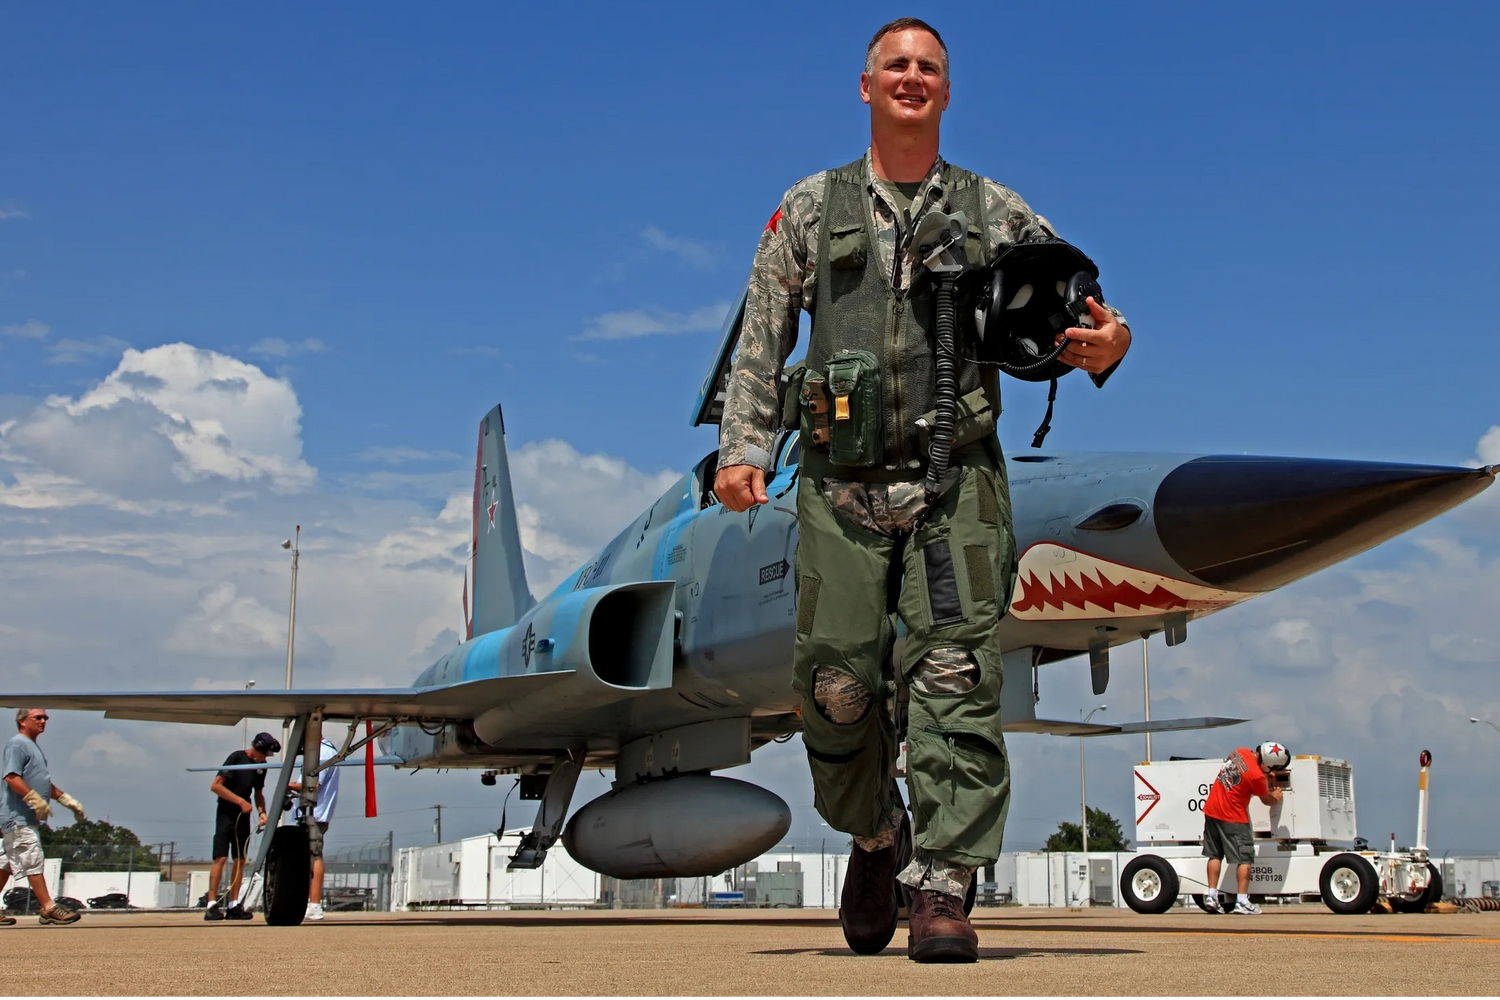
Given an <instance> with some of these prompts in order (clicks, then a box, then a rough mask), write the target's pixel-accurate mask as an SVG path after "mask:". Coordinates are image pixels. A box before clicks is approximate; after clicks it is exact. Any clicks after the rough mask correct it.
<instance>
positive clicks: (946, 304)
mask: <svg viewBox="0 0 1500 1000" xmlns="http://www.w3.org/2000/svg"><path fill="white" fill-rule="evenodd" d="M957 324H958V309H957V306H956V304H955V303H954V294H953V278H952V277H951V276H950V275H947V274H944V275H942V276H940V277H939V278H938V293H937V386H936V388H937V413H936V415H935V416H934V418H933V421H932V450H931V452H930V456H931V457H930V460H929V461H928V463H927V482H926V483H924V484H923V490H924V491H925V492H926V494H927V502H928V504H929V505H931V504H935V503H936V502H937V499H938V496H939V495H940V493H941V490H942V484H943V480H944V479H945V478H947V475H948V459H949V456H950V453H951V452H952V450H953V419H954V414H955V411H956V410H957V408H958V374H957V372H956V370H955V365H954V356H955V353H956V351H955V348H954V344H953V338H954V331H955V328H956V327H957Z"/></svg>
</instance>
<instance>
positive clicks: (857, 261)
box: [828, 226, 870, 271]
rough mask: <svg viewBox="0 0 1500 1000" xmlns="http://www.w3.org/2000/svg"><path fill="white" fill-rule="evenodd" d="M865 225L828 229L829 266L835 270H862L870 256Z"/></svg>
mask: <svg viewBox="0 0 1500 1000" xmlns="http://www.w3.org/2000/svg"><path fill="white" fill-rule="evenodd" d="M869 248H870V241H869V240H868V239H867V238H866V237H865V227H864V226H853V227H851V228H847V229H833V228H831V227H830V228H829V230H828V266H829V267H830V268H832V269H833V270H835V271H862V270H864V266H865V261H866V260H867V259H869V256H870V249H869Z"/></svg>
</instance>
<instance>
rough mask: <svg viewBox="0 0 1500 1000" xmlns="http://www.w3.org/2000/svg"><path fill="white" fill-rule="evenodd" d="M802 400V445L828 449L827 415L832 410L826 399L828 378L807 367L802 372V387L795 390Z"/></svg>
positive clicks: (820, 449)
mask: <svg viewBox="0 0 1500 1000" xmlns="http://www.w3.org/2000/svg"><path fill="white" fill-rule="evenodd" d="M797 397H798V399H800V400H801V402H802V407H801V410H802V419H801V427H802V441H803V447H810V448H813V449H815V450H817V451H827V450H828V439H829V433H830V431H829V426H828V423H829V419H828V418H829V416H830V414H831V412H832V410H833V406H832V404H831V403H830V402H829V400H828V380H827V379H825V378H824V377H823V376H822V375H819V374H818V373H817V372H815V371H813V370H812V369H811V368H808V369H806V370H804V371H803V373H802V387H801V388H800V389H799V390H798V391H797Z"/></svg>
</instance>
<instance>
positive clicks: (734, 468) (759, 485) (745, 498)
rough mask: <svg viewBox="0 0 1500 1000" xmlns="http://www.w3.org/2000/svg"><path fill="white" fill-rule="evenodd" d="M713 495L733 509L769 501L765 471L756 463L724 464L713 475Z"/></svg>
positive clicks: (736, 509)
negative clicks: (717, 472) (715, 474)
mask: <svg viewBox="0 0 1500 1000" xmlns="http://www.w3.org/2000/svg"><path fill="white" fill-rule="evenodd" d="M714 496H716V497H718V498H719V503H721V504H723V505H724V506H725V507H728V508H729V509H730V510H733V511H741V510H749V509H750V508H751V507H752V506H754V505H755V504H758V503H770V502H771V498H770V497H768V496H766V472H765V470H764V469H762V468H760V467H759V466H756V465H726V466H725V467H724V468H722V469H720V470H719V474H718V475H717V476H715V477H714Z"/></svg>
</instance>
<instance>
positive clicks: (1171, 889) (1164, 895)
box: [1120, 854, 1180, 913]
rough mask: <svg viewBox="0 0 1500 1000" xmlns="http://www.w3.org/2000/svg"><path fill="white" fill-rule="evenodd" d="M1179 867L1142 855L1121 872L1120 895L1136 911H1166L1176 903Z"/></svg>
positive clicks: (1152, 855) (1151, 856)
mask: <svg viewBox="0 0 1500 1000" xmlns="http://www.w3.org/2000/svg"><path fill="white" fill-rule="evenodd" d="M1179 884H1180V883H1179V882H1178V879H1177V870H1176V869H1175V868H1173V867H1172V866H1171V865H1170V864H1168V863H1167V861H1166V859H1165V858H1161V857H1158V856H1157V855H1155V854H1142V855H1141V856H1140V857H1138V858H1136V859H1135V860H1134V861H1132V862H1130V863H1129V864H1128V865H1126V866H1125V870H1124V871H1123V872H1121V873H1120V895H1121V896H1123V897H1124V899H1125V905H1126V906H1129V907H1130V908H1131V909H1132V910H1134V911H1135V912H1137V913H1166V912H1167V910H1169V909H1171V908H1172V904H1173V903H1175V902H1177V889H1178V886H1179Z"/></svg>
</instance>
